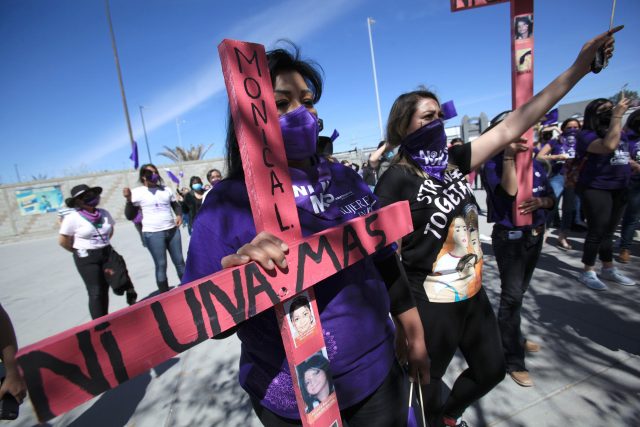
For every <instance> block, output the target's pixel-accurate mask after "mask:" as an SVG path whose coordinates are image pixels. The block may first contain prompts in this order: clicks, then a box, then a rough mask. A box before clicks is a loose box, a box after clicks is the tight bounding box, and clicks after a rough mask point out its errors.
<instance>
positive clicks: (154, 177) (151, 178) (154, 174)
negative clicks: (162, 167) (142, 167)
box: [147, 173, 160, 184]
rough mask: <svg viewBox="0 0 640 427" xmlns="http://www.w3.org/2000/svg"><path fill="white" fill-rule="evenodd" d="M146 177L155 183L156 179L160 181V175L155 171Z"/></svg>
mask: <svg viewBox="0 0 640 427" xmlns="http://www.w3.org/2000/svg"><path fill="white" fill-rule="evenodd" d="M147 179H148V180H149V182H150V183H152V184H157V183H158V181H160V175H158V174H157V173H152V174H151V175H149V177H148V178H147Z"/></svg>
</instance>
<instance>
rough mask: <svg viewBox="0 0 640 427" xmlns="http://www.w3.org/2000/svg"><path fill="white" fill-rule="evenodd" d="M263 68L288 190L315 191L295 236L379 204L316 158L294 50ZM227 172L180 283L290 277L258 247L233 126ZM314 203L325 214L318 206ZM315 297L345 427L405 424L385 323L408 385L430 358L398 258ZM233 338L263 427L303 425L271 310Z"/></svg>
mask: <svg viewBox="0 0 640 427" xmlns="http://www.w3.org/2000/svg"><path fill="white" fill-rule="evenodd" d="M267 59H268V63H269V71H270V74H271V80H272V84H273V89H274V92H275V102H276V107H277V110H278V113H279V115H280V128H281V130H282V137H283V140H284V148H285V153H286V157H287V161H288V165H289V173H290V175H291V179H292V181H293V184H294V185H296V186H304V187H305V188H309V187H311V188H313V191H312V192H311V194H307V193H306V192H305V193H304V194H303V193H297V194H294V195H295V203H296V206H297V210H298V216H299V218H300V225H301V227H302V234H303V235H304V236H308V235H310V234H313V233H317V232H319V231H322V230H325V229H327V228H330V227H334V226H337V225H340V224H342V223H344V222H345V221H348V220H350V219H353V218H356V217H358V216H362V215H365V214H367V213H369V212H370V211H372V210H375V209H377V207H378V205H379V204H378V203H376V201H375V196H374V195H373V194H372V193H371V190H370V189H369V187H368V186H367V185H366V184H365V182H364V181H363V180H362V178H360V176H359V175H358V174H357V173H356V172H355V171H354V170H353V169H351V168H348V167H345V166H344V165H342V164H340V163H331V162H329V161H327V160H326V159H325V158H323V157H320V156H318V155H317V154H316V144H317V141H318V132H319V127H318V117H317V111H316V107H315V105H316V103H317V102H318V101H319V100H320V96H321V94H322V77H321V74H320V72H319V70H318V68H317V67H316V66H314V64H313V63H310V62H308V61H303V60H301V59H300V57H299V53H298V52H297V49H296V51H294V52H289V51H287V50H284V49H278V50H274V51H272V52H269V53H268V54H267ZM227 171H228V178H226V179H224V180H223V181H220V182H219V183H218V184H217V185H216V186H215V187H213V188H212V189H211V190H210V191H209V193H208V194H207V197H206V198H205V200H204V202H203V204H202V207H201V209H200V212H199V213H198V226H197V227H196V228H195V229H194V230H193V235H192V236H191V242H190V245H189V252H188V256H187V268H186V271H185V275H184V277H183V283H186V282H189V281H193V280H196V279H199V278H201V277H204V276H207V275H210V274H212V273H214V272H216V271H219V270H221V269H223V268H229V267H233V266H237V265H241V264H245V263H247V262H249V261H251V260H254V261H257V262H258V263H259V264H260V265H261V266H262V267H264V268H265V269H267V270H274V269H276V268H278V269H283V268H286V267H287V261H286V258H285V253H286V251H287V250H288V247H287V245H286V244H285V243H284V242H283V241H281V240H280V239H278V238H276V237H275V236H273V235H271V234H268V233H265V232H262V233H260V234H258V235H257V236H256V228H255V225H254V222H253V217H252V215H251V209H250V205H249V196H248V194H247V188H246V185H245V182H244V172H243V168H242V163H241V160H240V151H239V148H238V141H237V138H236V135H235V132H234V128H233V121H232V120H231V118H229V128H228V132H227ZM312 196H313V197H318V198H319V199H320V200H323V201H325V202H324V203H321V206H319V205H318V203H314V202H312V199H311V197H312ZM349 206H351V208H348V207H349ZM354 206H357V207H358V208H353V207H354ZM314 289H315V295H316V301H317V305H318V310H319V313H320V322H321V324H322V331H321V333H322V335H323V337H324V340H325V342H326V344H327V345H326V349H327V356H328V358H329V366H330V368H331V373H332V374H333V384H334V386H335V392H336V395H337V398H338V402H339V404H340V410H341V414H342V417H343V419H344V420H345V421H346V422H347V423H348V425H349V426H350V427H357V426H362V427H369V426H372V425H376V426H383V427H384V426H388V427H391V426H397V425H398V420H403V419H404V420H405V421H406V419H407V408H406V400H405V399H404V396H405V395H406V394H407V391H408V388H407V387H406V385H405V383H404V381H403V379H404V376H403V373H402V369H401V367H400V366H399V364H398V363H397V361H396V357H395V354H394V327H393V324H392V323H391V320H390V318H389V312H391V314H392V315H393V317H394V318H395V320H396V321H397V324H398V325H399V328H401V329H402V330H403V331H404V332H406V333H407V337H408V340H407V347H408V357H409V362H410V366H411V367H412V368H411V369H412V371H411V374H412V375H413V377H414V378H416V375H417V372H418V371H419V372H421V374H422V375H421V377H422V378H424V377H425V376H426V377H428V376H429V374H428V356H427V353H426V346H425V342H424V336H423V334H422V326H421V323H420V318H419V315H418V312H417V310H416V308H415V304H414V302H413V299H412V298H411V294H410V292H409V288H408V284H407V283H406V276H405V275H404V274H403V271H402V265H401V264H400V262H399V260H398V258H397V255H396V253H395V250H394V248H393V247H392V246H389V247H387V248H383V249H381V250H380V251H378V252H377V253H376V254H374V255H373V256H368V257H365V258H364V259H362V260H361V261H359V262H356V263H355V264H353V265H351V266H349V267H347V268H345V269H343V270H341V271H340V272H338V273H337V274H335V275H333V276H331V277H329V278H327V279H325V280H323V281H321V282H320V283H318V284H316V285H315V287H314ZM316 325H317V323H316ZM318 332H320V331H318ZM237 334H238V337H239V338H240V340H241V341H242V353H241V358H240V385H241V386H242V388H244V390H245V391H246V392H247V393H248V394H249V396H250V398H251V402H252V405H253V408H254V411H255V413H256V414H257V416H258V417H259V419H260V421H261V422H262V423H263V424H264V425H266V426H285V425H286V426H292V425H301V421H300V414H299V412H298V408H297V405H296V398H295V394H294V389H293V380H292V377H291V374H290V372H289V366H288V362H287V360H286V354H285V350H284V347H283V344H282V339H281V336H280V332H279V327H278V322H277V319H276V316H275V312H274V310H273V309H269V310H266V311H264V312H262V313H260V314H258V315H257V316H254V317H252V318H250V319H248V320H247V321H245V322H243V323H241V324H240V325H238V329H237Z"/></svg>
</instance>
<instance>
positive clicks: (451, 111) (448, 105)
mask: <svg viewBox="0 0 640 427" xmlns="http://www.w3.org/2000/svg"><path fill="white" fill-rule="evenodd" d="M440 110H442V120H449V119H452V118H454V117H455V116H457V115H458V112H457V111H456V106H455V105H453V100H451V101H447V102H445V103H444V104H442V105H441V106H440Z"/></svg>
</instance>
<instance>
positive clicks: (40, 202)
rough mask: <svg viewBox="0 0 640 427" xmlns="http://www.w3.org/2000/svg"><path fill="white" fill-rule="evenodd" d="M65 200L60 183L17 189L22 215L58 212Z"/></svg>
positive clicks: (17, 200)
mask: <svg viewBox="0 0 640 427" xmlns="http://www.w3.org/2000/svg"><path fill="white" fill-rule="evenodd" d="M63 201H64V197H63V196H62V191H61V190H60V186H59V185H53V186H50V187H39V188H26V189H22V190H16V202H17V203H18V209H20V214H21V215H35V214H44V213H49V212H56V211H57V210H58V208H60V207H62V206H63Z"/></svg>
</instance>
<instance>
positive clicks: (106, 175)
mask: <svg viewBox="0 0 640 427" xmlns="http://www.w3.org/2000/svg"><path fill="white" fill-rule="evenodd" d="M212 168H217V169H220V170H221V171H222V173H223V175H224V173H225V171H224V159H221V158H219V159H208V160H199V161H194V162H184V163H182V164H181V165H178V164H170V165H159V166H158V169H159V171H160V175H161V176H162V178H163V179H164V181H165V184H167V185H169V186H171V188H173V189H174V190H175V188H176V185H175V184H174V183H173V181H171V180H170V179H169V177H168V176H167V174H166V172H165V169H170V170H171V171H172V172H173V173H174V174H175V175H176V176H178V172H179V171H180V170H182V171H183V173H184V178H182V180H181V182H180V186H181V187H187V186H188V185H189V178H190V177H191V176H194V175H195V176H199V177H201V178H202V179H203V181H204V180H205V176H206V173H207V171H209V169H212ZM78 184H87V185H89V186H100V187H102V196H101V202H100V207H102V208H104V209H106V210H108V211H109V212H110V213H111V215H112V216H113V217H114V219H115V220H116V221H126V219H125V218H124V203H125V201H124V198H123V197H122V189H123V188H124V187H132V188H133V187H136V186H138V185H140V183H139V182H138V171H136V170H133V169H131V170H121V171H114V172H103V173H96V174H91V175H83V176H73V177H64V178H56V179H48V180H45V181H32V182H21V183H19V184H11V185H3V186H0V242H7V241H15V240H20V239H22V238H31V237H38V236H50V235H53V234H57V232H58V229H59V225H58V222H57V218H58V215H57V213H55V212H52V213H42V214H32V215H22V214H21V212H20V209H19V208H18V203H17V199H16V191H17V190H23V189H28V188H38V187H49V186H54V185H59V186H60V189H61V190H62V194H63V195H64V197H65V198H67V197H69V196H70V193H71V188H73V187H74V186H76V185H78Z"/></svg>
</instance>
